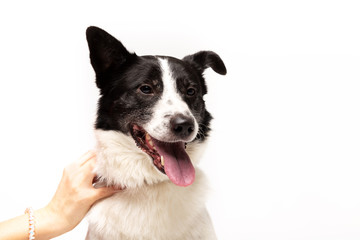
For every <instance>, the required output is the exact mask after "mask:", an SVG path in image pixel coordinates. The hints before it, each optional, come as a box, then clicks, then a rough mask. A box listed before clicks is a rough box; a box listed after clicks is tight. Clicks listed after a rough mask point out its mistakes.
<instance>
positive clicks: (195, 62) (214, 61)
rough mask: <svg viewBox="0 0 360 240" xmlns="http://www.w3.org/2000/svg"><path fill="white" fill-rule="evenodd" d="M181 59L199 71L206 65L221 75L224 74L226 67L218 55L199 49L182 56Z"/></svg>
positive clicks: (202, 70)
mask: <svg viewBox="0 0 360 240" xmlns="http://www.w3.org/2000/svg"><path fill="white" fill-rule="evenodd" d="M183 61H185V62H188V63H190V64H191V65H192V66H194V67H195V68H196V69H197V70H199V71H200V72H201V73H203V72H204V70H205V69H206V68H208V67H211V68H212V69H213V70H214V71H215V72H217V73H218V74H221V75H225V74H226V67H225V64H224V62H223V61H222V60H221V58H220V57H219V55H217V54H216V53H214V52H212V51H200V52H197V53H195V54H193V55H189V56H186V57H184V58H183Z"/></svg>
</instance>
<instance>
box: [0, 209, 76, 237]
mask: <svg viewBox="0 0 360 240" xmlns="http://www.w3.org/2000/svg"><path fill="white" fill-rule="evenodd" d="M34 217H35V234H36V240H39V239H40V240H41V239H44V240H45V239H51V238H54V237H56V236H59V235H61V234H63V233H65V232H67V231H69V230H70V229H68V228H67V226H68V224H67V223H66V222H65V221H64V220H62V219H61V218H60V217H59V216H57V215H56V213H53V212H52V211H51V210H50V209H49V208H48V207H45V208H42V209H39V210H36V211H34ZM28 238H29V216H28V215H27V214H23V215H21V216H18V217H15V218H12V219H10V220H7V221H5V222H1V223H0V240H6V239H12V240H27V239H28Z"/></svg>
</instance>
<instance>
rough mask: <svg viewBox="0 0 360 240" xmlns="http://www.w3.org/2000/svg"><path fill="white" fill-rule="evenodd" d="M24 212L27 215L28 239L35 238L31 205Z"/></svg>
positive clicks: (32, 239)
mask: <svg viewBox="0 0 360 240" xmlns="http://www.w3.org/2000/svg"><path fill="white" fill-rule="evenodd" d="M25 214H28V215H29V240H34V239H35V218H34V211H33V209H32V208H31V207H29V208H27V209H26V210H25Z"/></svg>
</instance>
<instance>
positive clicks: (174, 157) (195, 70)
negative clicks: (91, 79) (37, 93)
mask: <svg viewBox="0 0 360 240" xmlns="http://www.w3.org/2000/svg"><path fill="white" fill-rule="evenodd" d="M86 36H87V41H88V45H89V49H90V59H91V64H92V66H93V68H94V70H95V73H96V84H97V86H98V88H99V89H100V99H99V102H98V113H97V120H96V124H95V128H96V129H95V134H96V138H97V153H98V155H97V167H96V174H97V175H98V176H99V177H100V182H102V183H104V184H106V185H115V186H121V187H126V189H125V190H124V191H122V192H120V193H118V194H115V195H113V196H112V197H110V198H107V199H105V200H102V201H99V202H97V203H96V204H95V205H94V206H93V207H92V209H91V210H90V212H89V214H88V219H89V231H88V235H87V239H89V240H90V239H91V240H94V239H104V240H112V239H149V240H150V239H151V240H154V239H156V240H161V239H164V240H165V239H166V240H169V239H179V240H185V239H206V240H210V239H216V236H215V233H214V230H213V227H212V224H211V220H210V218H209V215H208V213H207V211H206V208H205V195H206V194H205V192H206V179H205V177H204V175H203V173H202V172H201V171H200V170H199V169H198V168H197V167H196V165H197V164H198V162H199V159H200V155H201V153H202V151H203V149H204V147H203V146H204V145H205V143H206V138H207V136H208V133H209V130H210V128H209V124H210V120H211V115H210V114H209V112H208V111H207V110H206V108H205V103H204V100H203V96H204V95H205V94H206V93H207V88H206V84H205V80H204V77H203V72H204V70H205V69H206V68H208V67H211V68H212V69H213V70H214V71H215V72H217V73H219V74H222V75H225V74H226V68H225V65H224V63H223V61H222V60H221V59H220V57H219V56H218V55H217V54H216V53H214V52H210V51H201V52H198V53H195V54H193V55H189V56H186V57H185V58H183V59H182V60H180V59H176V58H173V57H165V56H137V55H136V54H135V53H130V52H129V51H127V50H126V49H125V47H124V46H123V45H122V44H121V43H120V42H119V41H118V40H117V39H115V38H114V37H112V36H111V35H110V34H108V33H107V32H105V31H104V30H102V29H99V28H97V27H89V28H88V29H87V32H86ZM195 173H196V177H195Z"/></svg>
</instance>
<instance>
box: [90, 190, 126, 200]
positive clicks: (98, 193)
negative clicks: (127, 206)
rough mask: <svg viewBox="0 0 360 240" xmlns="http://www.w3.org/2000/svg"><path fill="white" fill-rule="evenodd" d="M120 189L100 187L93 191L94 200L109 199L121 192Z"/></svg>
mask: <svg viewBox="0 0 360 240" xmlns="http://www.w3.org/2000/svg"><path fill="white" fill-rule="evenodd" d="M122 190H123V189H122V188H115V187H101V188H97V189H95V196H94V197H95V199H96V200H100V199H102V198H106V197H110V196H111V195H113V194H115V193H118V192H121V191H122Z"/></svg>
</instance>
